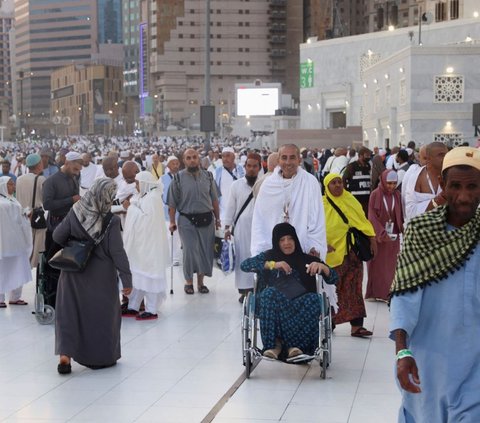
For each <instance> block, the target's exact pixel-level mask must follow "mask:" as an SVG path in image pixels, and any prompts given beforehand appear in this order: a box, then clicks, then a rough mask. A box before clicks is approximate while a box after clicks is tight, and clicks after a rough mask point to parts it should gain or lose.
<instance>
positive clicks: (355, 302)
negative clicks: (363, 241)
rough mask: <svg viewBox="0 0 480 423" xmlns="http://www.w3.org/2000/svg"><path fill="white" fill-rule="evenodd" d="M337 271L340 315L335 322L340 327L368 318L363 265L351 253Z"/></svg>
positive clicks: (335, 318)
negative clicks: (363, 292)
mask: <svg viewBox="0 0 480 423" xmlns="http://www.w3.org/2000/svg"><path fill="white" fill-rule="evenodd" d="M335 270H336V271H337V273H338V284H337V295H338V313H337V314H335V316H333V322H334V323H335V324H336V325H339V324H340V323H345V322H350V321H352V320H354V319H358V318H361V317H367V312H366V311H365V302H364V301H363V294H362V281H363V263H362V262H361V261H360V260H359V259H358V258H357V256H356V255H355V253H354V252H353V251H350V253H349V254H348V255H346V256H345V260H344V261H343V263H342V264H341V265H340V266H337V267H335Z"/></svg>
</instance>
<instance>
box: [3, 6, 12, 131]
mask: <svg viewBox="0 0 480 423" xmlns="http://www.w3.org/2000/svg"><path fill="white" fill-rule="evenodd" d="M13 15H14V13H13V1H8V2H3V3H2V4H0V126H2V127H4V128H5V129H6V131H5V132H4V135H7V134H8V133H9V132H10V127H11V123H12V122H11V120H10V117H11V116H12V114H13V107H12V100H13V98H12V74H11V64H10V57H11V51H10V30H11V29H12V25H13ZM2 131H3V130H2Z"/></svg>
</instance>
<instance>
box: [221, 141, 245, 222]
mask: <svg viewBox="0 0 480 423" xmlns="http://www.w3.org/2000/svg"><path fill="white" fill-rule="evenodd" d="M244 175H245V169H244V168H243V167H242V166H240V165H237V164H235V150H234V149H233V148H232V147H224V148H223V150H222V166H219V167H217V169H215V175H214V176H215V182H216V183H217V188H218V192H219V197H220V220H223V218H224V215H225V208H226V205H227V201H228V197H229V195H230V187H231V186H232V184H233V182H234V181H236V180H238V179H240V178H243V176H244Z"/></svg>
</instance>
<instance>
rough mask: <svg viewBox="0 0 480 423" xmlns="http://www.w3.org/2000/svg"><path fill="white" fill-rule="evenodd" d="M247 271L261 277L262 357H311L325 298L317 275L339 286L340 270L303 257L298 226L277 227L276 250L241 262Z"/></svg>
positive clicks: (274, 246)
mask: <svg viewBox="0 0 480 423" xmlns="http://www.w3.org/2000/svg"><path fill="white" fill-rule="evenodd" d="M241 269H242V270H243V271H244V272H256V273H257V274H258V288H257V293H259V302H258V304H259V310H258V312H259V319H260V332H261V337H262V343H263V348H264V349H263V356H264V357H268V358H272V359H278V358H286V359H287V360H288V359H292V358H294V357H297V356H299V355H302V354H306V355H310V356H311V355H313V354H314V353H315V350H316V349H317V347H318V341H319V317H320V314H321V312H322V301H321V297H320V296H319V295H318V293H317V284H316V275H317V274H318V275H321V276H322V277H323V279H324V281H325V283H327V284H329V285H333V284H335V283H336V282H337V280H338V277H337V274H336V272H335V271H334V270H333V269H332V268H330V267H328V266H327V265H326V264H325V263H323V262H322V261H321V260H320V259H319V258H317V257H314V256H311V255H308V254H305V253H304V252H303V250H302V248H301V245H300V242H299V240H298V237H297V233H296V231H295V228H294V227H293V226H292V225H290V224H289V223H279V224H278V225H276V226H275V227H274V228H273V233H272V249H271V250H268V251H265V252H262V253H260V254H258V255H257V256H255V257H251V258H249V259H247V260H245V261H243V262H242V263H241Z"/></svg>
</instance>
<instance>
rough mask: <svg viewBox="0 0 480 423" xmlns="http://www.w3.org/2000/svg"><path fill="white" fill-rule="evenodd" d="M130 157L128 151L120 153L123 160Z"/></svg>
mask: <svg viewBox="0 0 480 423" xmlns="http://www.w3.org/2000/svg"><path fill="white" fill-rule="evenodd" d="M129 157H130V152H129V151H128V150H125V151H122V152H121V153H120V158H121V159H128V158H129Z"/></svg>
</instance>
